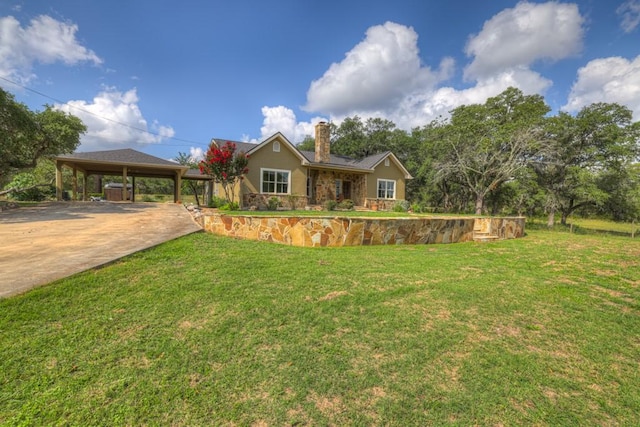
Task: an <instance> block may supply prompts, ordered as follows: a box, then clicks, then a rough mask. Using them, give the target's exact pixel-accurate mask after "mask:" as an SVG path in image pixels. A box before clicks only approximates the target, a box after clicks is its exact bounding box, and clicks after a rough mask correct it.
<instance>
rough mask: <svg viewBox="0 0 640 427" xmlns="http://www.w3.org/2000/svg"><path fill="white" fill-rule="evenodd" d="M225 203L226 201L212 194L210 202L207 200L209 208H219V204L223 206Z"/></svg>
mask: <svg viewBox="0 0 640 427" xmlns="http://www.w3.org/2000/svg"><path fill="white" fill-rule="evenodd" d="M226 204H227V201H226V200H225V199H223V198H222V197H218V196H213V197H212V198H211V202H209V207H210V208H220V207H221V206H224V205H226Z"/></svg>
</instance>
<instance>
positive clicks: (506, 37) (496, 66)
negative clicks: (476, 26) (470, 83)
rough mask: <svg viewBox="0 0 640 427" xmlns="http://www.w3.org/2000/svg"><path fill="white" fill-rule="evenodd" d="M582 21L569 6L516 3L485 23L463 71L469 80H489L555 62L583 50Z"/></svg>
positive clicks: (470, 46) (469, 48)
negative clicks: (469, 62) (509, 71)
mask: <svg viewBox="0 0 640 427" xmlns="http://www.w3.org/2000/svg"><path fill="white" fill-rule="evenodd" d="M583 24H584V19H583V18H582V16H581V15H580V12H579V11H578V6H577V5H575V4H569V3H555V2H552V3H542V4H533V3H527V2H521V3H518V5H517V6H516V7H514V8H512V9H505V10H503V11H502V12H500V13H498V14H497V15H495V16H494V17H493V18H491V19H489V20H488V21H487V22H485V23H484V26H483V27H482V31H480V33H479V34H477V35H475V36H473V37H471V39H470V40H469V42H468V43H467V46H466V49H465V51H466V53H467V55H468V56H473V57H474V59H473V61H472V62H471V64H469V65H468V66H467V67H466V68H465V70H464V76H465V78H466V79H469V80H478V79H483V78H487V77H491V76H493V75H495V74H496V73H499V72H502V71H504V70H508V69H512V68H516V67H529V66H530V65H531V64H533V63H534V62H535V61H538V60H551V61H557V60H560V59H564V58H567V57H569V56H572V55H576V54H578V53H579V52H580V51H581V50H582V40H583V36H584V30H583Z"/></svg>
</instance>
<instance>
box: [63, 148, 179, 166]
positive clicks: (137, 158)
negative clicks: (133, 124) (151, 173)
mask: <svg viewBox="0 0 640 427" xmlns="http://www.w3.org/2000/svg"><path fill="white" fill-rule="evenodd" d="M58 158H59V159H69V160H89V161H95V162H113V163H123V164H127V163H128V164H136V165H151V166H171V167H175V168H178V169H180V168H181V166H180V164H179V163H176V162H172V161H170V160H165V159H161V158H160V157H155V156H152V155H149V154H145V153H142V152H140V151H136V150H133V149H131V148H124V149H120V150H106V151H90V152H85V153H73V154H68V155H64V156H58Z"/></svg>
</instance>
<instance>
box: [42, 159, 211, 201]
mask: <svg viewBox="0 0 640 427" xmlns="http://www.w3.org/2000/svg"><path fill="white" fill-rule="evenodd" d="M55 163H56V198H57V199H58V200H62V193H63V179H62V168H64V167H66V168H69V169H71V170H72V171H73V178H72V185H71V191H72V194H73V199H74V200H76V199H77V194H78V179H81V182H80V184H81V187H82V200H87V178H88V177H89V176H91V175H115V176H122V182H123V183H126V182H127V178H128V177H132V180H133V191H132V195H131V201H132V202H133V201H135V178H136V177H143V178H168V179H171V180H173V201H174V202H176V203H177V202H179V201H180V199H181V195H180V187H181V184H182V179H183V178H184V179H198V180H207V179H209V177H208V176H205V175H200V174H199V171H194V170H190V169H189V166H183V165H180V164H178V163H176V162H172V161H169V160H165V159H161V158H159V157H155V156H151V155H149V154H145V153H142V152H140V151H136V150H132V149H130V148H126V149H121V150H107V151H91V152H86V153H74V154H69V155H65V156H58V157H56V158H55ZM79 173H80V174H81V177H80V178H79V177H78V175H79ZM127 199H128V197H127V186H126V185H123V186H122V200H127Z"/></svg>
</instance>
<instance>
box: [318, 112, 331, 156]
mask: <svg viewBox="0 0 640 427" xmlns="http://www.w3.org/2000/svg"><path fill="white" fill-rule="evenodd" d="M329 134H330V130H329V124H328V123H327V122H319V123H318V124H317V125H316V158H315V161H316V162H318V163H329V160H330V157H329V144H330V143H329V139H330V138H329V136H330V135H329Z"/></svg>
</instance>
